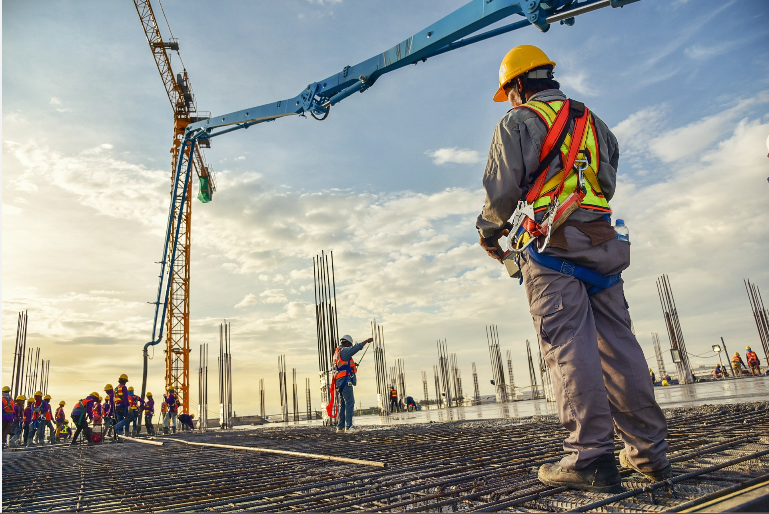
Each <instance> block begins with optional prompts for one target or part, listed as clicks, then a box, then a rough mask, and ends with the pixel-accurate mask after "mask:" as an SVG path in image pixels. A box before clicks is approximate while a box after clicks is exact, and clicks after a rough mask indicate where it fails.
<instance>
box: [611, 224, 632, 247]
mask: <svg viewBox="0 0 769 514" xmlns="http://www.w3.org/2000/svg"><path fill="white" fill-rule="evenodd" d="M614 231H615V232H616V233H617V239H619V240H620V241H627V242H628V243H629V242H630V229H629V228H627V225H625V220H620V219H618V220H617V223H615V225H614Z"/></svg>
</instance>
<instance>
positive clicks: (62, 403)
mask: <svg viewBox="0 0 769 514" xmlns="http://www.w3.org/2000/svg"><path fill="white" fill-rule="evenodd" d="M59 405H67V402H65V401H64V400H62V401H60V402H59Z"/></svg>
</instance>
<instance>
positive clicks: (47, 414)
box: [43, 400, 51, 421]
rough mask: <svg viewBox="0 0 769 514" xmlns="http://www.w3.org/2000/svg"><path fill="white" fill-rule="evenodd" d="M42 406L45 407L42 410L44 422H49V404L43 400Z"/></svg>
mask: <svg viewBox="0 0 769 514" xmlns="http://www.w3.org/2000/svg"><path fill="white" fill-rule="evenodd" d="M43 405H44V406H45V409H44V410H43V413H44V415H45V420H46V421H51V404H50V403H48V402H47V401H45V400H43Z"/></svg>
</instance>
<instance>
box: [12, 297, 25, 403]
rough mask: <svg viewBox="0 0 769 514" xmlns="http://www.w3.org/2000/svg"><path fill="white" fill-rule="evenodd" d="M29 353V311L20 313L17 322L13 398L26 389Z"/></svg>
mask: <svg viewBox="0 0 769 514" xmlns="http://www.w3.org/2000/svg"><path fill="white" fill-rule="evenodd" d="M26 352H27V311H23V312H19V318H18V320H17V322H16V349H15V350H14V352H13V370H12V373H11V385H10V387H11V390H12V392H13V397H14V398H16V397H17V396H19V395H20V394H22V392H21V391H22V388H23V387H24V381H23V379H24V364H25V357H26Z"/></svg>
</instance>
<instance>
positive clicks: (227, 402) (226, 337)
mask: <svg viewBox="0 0 769 514" xmlns="http://www.w3.org/2000/svg"><path fill="white" fill-rule="evenodd" d="M230 333H231V330H230V324H229V323H227V322H226V321H225V322H224V323H223V324H220V325H219V362H218V364H219V366H218V367H219V425H220V426H221V428H223V429H227V428H232V418H233V413H232V354H231V353H230V352H231V346H230ZM206 358H208V357H206Z"/></svg>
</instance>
